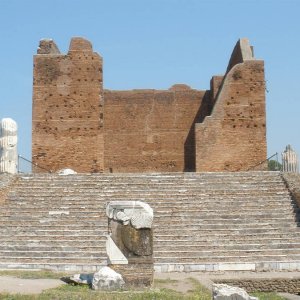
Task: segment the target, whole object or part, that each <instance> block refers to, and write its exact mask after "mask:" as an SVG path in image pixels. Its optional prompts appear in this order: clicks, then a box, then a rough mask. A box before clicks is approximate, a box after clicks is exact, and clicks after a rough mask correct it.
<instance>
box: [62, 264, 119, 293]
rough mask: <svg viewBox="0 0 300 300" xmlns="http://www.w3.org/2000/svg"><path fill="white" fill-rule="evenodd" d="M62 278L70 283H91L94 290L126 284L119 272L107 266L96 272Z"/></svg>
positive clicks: (110, 288)
mask: <svg viewBox="0 0 300 300" xmlns="http://www.w3.org/2000/svg"><path fill="white" fill-rule="evenodd" d="M61 280H62V281H64V282H66V283H68V284H83V285H89V286H90V287H91V288H92V289H93V290H118V289H120V288H122V287H123V285H124V284H125V282H124V280H123V278H122V276H121V275H120V274H119V273H117V272H115V271H114V270H113V269H111V268H110V267H106V266H105V267H102V268H101V269H100V270H99V271H98V272H96V273H94V274H93V273H90V274H74V275H72V276H67V277H63V278H61Z"/></svg>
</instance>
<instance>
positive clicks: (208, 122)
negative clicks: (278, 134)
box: [196, 58, 267, 172]
mask: <svg viewBox="0 0 300 300" xmlns="http://www.w3.org/2000/svg"><path fill="white" fill-rule="evenodd" d="M232 61H235V59H233V58H232ZM266 156H267V153H266V118H265V80H264V63H263V61H261V60H255V59H249V60H245V61H244V62H243V63H238V64H236V65H234V66H232V68H231V69H230V71H229V72H228V73H227V74H226V76H225V77H224V81H223V83H222V84H221V85H220V90H219V91H218V93H217V99H216V103H215V106H214V109H213V112H212V115H211V116H209V117H206V118H205V120H204V122H202V123H199V124H196V171H198V172H200V171H204V172H205V171H241V170H248V169H249V168H251V167H252V166H254V165H256V164H257V163H259V162H261V161H263V160H265V159H266Z"/></svg>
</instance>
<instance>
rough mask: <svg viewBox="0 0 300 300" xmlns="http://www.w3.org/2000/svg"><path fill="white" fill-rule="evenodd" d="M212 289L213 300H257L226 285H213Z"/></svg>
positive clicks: (243, 291) (236, 288)
mask: <svg viewBox="0 0 300 300" xmlns="http://www.w3.org/2000/svg"><path fill="white" fill-rule="evenodd" d="M212 289H213V300H258V298H256V297H252V296H249V295H248V293H247V292H246V291H245V290H244V289H241V288H239V287H234V286H230V285H227V284H214V285H213V288H212Z"/></svg>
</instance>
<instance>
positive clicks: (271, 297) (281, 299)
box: [250, 292, 286, 300]
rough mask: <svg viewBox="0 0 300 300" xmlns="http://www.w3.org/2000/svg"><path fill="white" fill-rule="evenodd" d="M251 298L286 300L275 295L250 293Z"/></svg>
mask: <svg viewBox="0 0 300 300" xmlns="http://www.w3.org/2000/svg"><path fill="white" fill-rule="evenodd" d="M250 295H251V296H255V297H258V299H259V300H286V298H284V297H281V296H279V295H277V294H276V293H262V292H255V293H250Z"/></svg>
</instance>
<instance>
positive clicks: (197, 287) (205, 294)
mask: <svg viewBox="0 0 300 300" xmlns="http://www.w3.org/2000/svg"><path fill="white" fill-rule="evenodd" d="M188 280H189V281H190V282H191V283H192V285H193V286H194V289H193V290H191V291H189V293H191V294H190V295H189V297H191V298H188V299H195V300H196V299H197V300H198V299H199V300H211V298H212V294H211V291H210V290H209V289H207V288H206V287H205V286H203V285H202V284H200V282H199V281H198V280H197V279H195V278H192V277H190V278H188Z"/></svg>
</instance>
